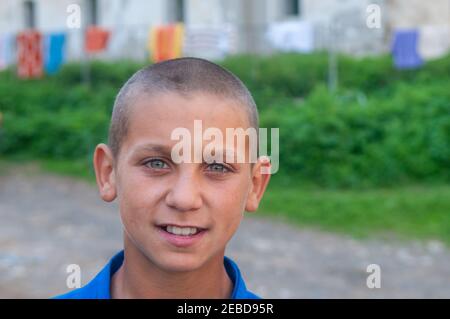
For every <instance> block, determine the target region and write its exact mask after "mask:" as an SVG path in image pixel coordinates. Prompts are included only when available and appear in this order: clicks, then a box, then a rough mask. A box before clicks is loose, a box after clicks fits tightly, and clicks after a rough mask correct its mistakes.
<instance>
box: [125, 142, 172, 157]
mask: <svg viewBox="0 0 450 319" xmlns="http://www.w3.org/2000/svg"><path fill="white" fill-rule="evenodd" d="M142 151H148V152H155V153H161V154H169V155H170V154H171V152H172V148H171V147H168V146H165V145H159V144H151V143H150V144H144V145H140V146H136V148H135V149H134V151H133V153H138V152H142Z"/></svg>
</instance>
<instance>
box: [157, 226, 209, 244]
mask: <svg viewBox="0 0 450 319" xmlns="http://www.w3.org/2000/svg"><path fill="white" fill-rule="evenodd" d="M157 228H158V229H159V233H160V234H161V236H162V238H164V239H165V240H167V241H168V242H169V243H170V244H172V245H174V246H177V247H188V246H190V245H193V244H195V243H196V242H198V241H199V240H200V239H201V238H202V237H203V235H204V234H205V233H206V231H207V229H206V228H201V227H196V226H180V225H172V224H170V225H169V224H163V225H157Z"/></svg>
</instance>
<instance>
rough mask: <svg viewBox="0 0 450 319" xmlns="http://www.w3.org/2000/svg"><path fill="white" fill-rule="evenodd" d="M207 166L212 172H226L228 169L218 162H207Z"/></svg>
mask: <svg viewBox="0 0 450 319" xmlns="http://www.w3.org/2000/svg"><path fill="white" fill-rule="evenodd" d="M208 168H209V170H210V171H212V172H214V173H227V172H229V171H230V170H229V169H228V168H227V167H226V166H225V165H223V164H219V163H212V164H209V165H208Z"/></svg>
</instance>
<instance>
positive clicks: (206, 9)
mask: <svg viewBox="0 0 450 319" xmlns="http://www.w3.org/2000/svg"><path fill="white" fill-rule="evenodd" d="M88 1H89V0H34V3H35V8H36V19H35V20H36V26H37V28H38V29H40V30H42V31H44V32H52V31H67V32H68V36H69V37H68V39H69V50H68V53H69V58H75V59H76V58H80V57H81V56H82V52H83V50H82V43H83V42H82V40H83V36H82V34H83V33H82V30H73V29H72V30H68V29H67V27H66V19H67V16H68V13H67V12H66V9H67V6H68V5H69V4H79V5H80V6H81V8H82V20H84V21H85V22H86V20H87V19H88V16H89V13H88V12H87V11H86V10H88V5H87V4H88ZM293 1H297V3H298V6H299V11H300V12H299V15H297V16H295V15H292V14H289V12H288V11H287V8H288V7H289V6H290V5H292V4H293ZM24 2H25V1H23V0H1V1H0V33H1V32H18V31H20V30H22V29H24V28H25V27H26V24H25V23H26V22H25V7H24ZM97 2H98V24H99V25H100V26H104V27H106V28H108V29H111V30H112V32H113V34H114V36H113V37H112V40H111V43H110V48H109V49H108V51H107V52H106V53H104V54H102V55H101V57H104V58H120V57H130V58H134V59H144V58H146V57H147V55H148V53H147V43H148V35H149V30H150V28H151V26H153V25H157V24H163V23H169V22H174V21H175V20H176V17H175V14H174V12H175V11H176V10H174V8H175V6H176V5H177V4H178V3H179V1H177V0H97ZM182 2H183V3H184V4H183V11H184V23H185V24H186V25H187V26H206V27H208V26H221V25H232V26H233V27H234V29H235V30H236V34H237V41H236V43H237V44H236V45H237V48H236V49H237V52H257V53H269V52H272V50H271V47H270V45H269V43H268V41H267V39H266V31H267V28H268V26H269V25H270V24H271V23H275V22H280V21H285V20H292V19H302V20H306V21H310V22H311V23H312V24H313V25H314V38H315V47H316V48H318V49H327V48H329V47H330V45H332V46H333V47H334V48H335V49H336V50H338V51H342V52H346V53H350V54H357V55H358V54H361V55H362V54H373V53H380V52H387V51H388V50H389V44H390V41H391V34H392V31H393V30H395V29H396V28H398V27H423V26H425V27H428V29H427V30H428V31H429V33H430V32H431V33H433V32H434V31H433V30H438V29H439V30H440V31H439V32H440V34H441V35H440V37H439V38H436V39H434V40H433V41H432V42H430V43H434V44H429V45H428V44H427V46H426V48H425V49H427V50H429V51H430V52H431V51H432V52H431V53H430V56H439V55H442V54H443V52H444V53H445V52H446V51H445V50H446V49H445V45H444V47H443V48H441V47H439V48H437V47H438V46H439V45H438V44H436V43H438V42H446V40H445V32H446V30H449V29H450V27H449V23H450V22H449V21H450V0H431V1H423V0H320V1H319V0H207V1H205V0H184V1H182ZM372 3H376V4H379V5H380V7H381V9H382V18H381V21H382V26H381V28H380V29H369V28H368V27H367V25H366V23H365V22H366V18H367V12H366V9H367V6H368V5H369V4H372ZM435 27H438V28H437V29H436V28H435ZM433 28H435V29H433ZM430 30H431V31H430ZM435 33H438V31H436V32H435ZM448 39H450V36H448ZM448 41H450V40H447V42H448ZM449 46H450V44H449ZM434 47H436V49H433V48H434ZM447 50H448V49H447Z"/></svg>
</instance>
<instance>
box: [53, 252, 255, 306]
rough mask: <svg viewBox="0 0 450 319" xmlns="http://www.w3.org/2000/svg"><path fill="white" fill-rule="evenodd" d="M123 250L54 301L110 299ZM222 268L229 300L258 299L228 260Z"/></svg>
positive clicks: (226, 258) (226, 259)
mask: <svg viewBox="0 0 450 319" xmlns="http://www.w3.org/2000/svg"><path fill="white" fill-rule="evenodd" d="M123 258H124V253H123V250H122V251H120V252H119V253H117V254H116V255H115V256H114V257H113V258H112V259H111V260H110V261H109V262H108V263H107V264H106V266H105V267H104V268H103V269H102V270H101V271H100V272H99V273H98V274H97V276H95V278H94V279H92V280H91V281H90V282H89V283H88V284H87V285H85V286H84V287H81V288H78V289H75V290H72V291H70V292H68V293H66V294H63V295H59V296H56V297H55V299H111V295H110V285H111V278H112V276H113V275H114V273H115V272H116V271H117V270H118V269H119V268H120V266H121V265H122V263H123ZM223 263H224V266H225V269H226V271H227V273H228V276H229V277H230V279H231V281H232V282H233V284H234V288H233V292H232V294H231V299H260V297H259V296H257V295H255V294H253V293H252V292H250V291H248V290H247V288H246V286H245V283H244V279H243V278H242V276H241V272H240V271H239V268H238V266H237V265H236V263H235V262H233V261H232V260H231V259H230V258H228V257H226V256H225V257H224V261H223Z"/></svg>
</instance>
